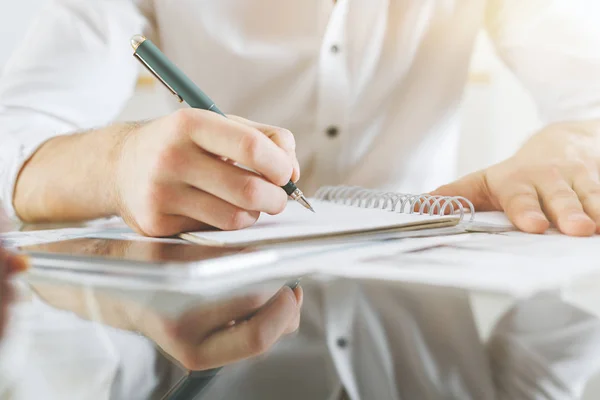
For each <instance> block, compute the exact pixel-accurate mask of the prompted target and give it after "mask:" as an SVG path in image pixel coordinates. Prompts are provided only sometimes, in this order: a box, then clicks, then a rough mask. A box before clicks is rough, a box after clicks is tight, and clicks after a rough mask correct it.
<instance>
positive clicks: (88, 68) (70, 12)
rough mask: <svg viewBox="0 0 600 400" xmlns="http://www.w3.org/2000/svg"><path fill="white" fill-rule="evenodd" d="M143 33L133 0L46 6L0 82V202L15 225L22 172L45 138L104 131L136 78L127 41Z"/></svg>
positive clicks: (75, 0)
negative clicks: (96, 129) (15, 201)
mask: <svg viewBox="0 0 600 400" xmlns="http://www.w3.org/2000/svg"><path fill="white" fill-rule="evenodd" d="M148 30H149V23H148V18H147V17H146V16H145V15H144V14H143V13H142V11H141V8H140V7H139V5H138V4H136V3H135V2H134V1H133V0H93V1H90V0H52V1H50V2H49V4H48V5H47V6H46V7H45V8H44V9H43V10H42V11H41V12H40V13H39V15H38V16H37V19H36V21H35V22H34V23H33V24H32V26H31V27H30V29H29V31H28V33H27V35H26V37H25V39H24V40H23V42H22V43H21V45H20V47H19V48H18V49H17V50H16V51H15V52H14V53H13V55H12V56H11V58H10V59H9V61H8V63H7V64H6V66H5V69H4V70H3V71H2V75H0V199H1V201H2V205H3V206H4V208H5V211H6V213H7V214H8V216H9V217H12V218H16V215H15V211H14V208H13V204H12V199H13V190H14V185H15V181H16V179H17V176H18V174H19V172H20V170H21V167H22V165H23V164H24V163H25V162H26V161H27V160H28V159H29V158H30V157H31V155H32V154H33V153H34V152H35V151H36V149H37V148H38V147H39V146H40V145H41V144H43V143H44V142H45V141H47V140H48V139H50V138H52V137H54V136H57V135H61V134H66V133H70V132H73V131H76V130H82V129H89V128H92V127H97V126H100V125H104V124H107V123H108V122H110V121H111V120H113V119H114V118H116V117H117V116H118V115H119V113H120V111H121V110H122V108H123V107H124V105H125V103H126V101H127V100H128V99H129V98H130V97H131V95H132V94H133V91H134V88H135V82H136V79H137V75H138V73H139V70H140V68H139V64H138V63H137V61H136V60H135V59H134V58H133V56H132V54H133V49H132V48H131V46H130V43H129V41H130V38H131V37H132V36H133V35H134V34H136V33H146V32H147V31H148Z"/></svg>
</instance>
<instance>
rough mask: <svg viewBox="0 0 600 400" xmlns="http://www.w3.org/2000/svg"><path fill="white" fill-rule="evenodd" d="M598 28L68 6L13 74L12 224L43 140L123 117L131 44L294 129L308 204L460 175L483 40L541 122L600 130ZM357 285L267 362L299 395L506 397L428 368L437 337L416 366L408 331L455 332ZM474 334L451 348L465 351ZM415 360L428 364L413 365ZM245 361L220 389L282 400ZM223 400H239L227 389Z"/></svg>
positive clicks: (7, 139)
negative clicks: (145, 42) (339, 193)
mask: <svg viewBox="0 0 600 400" xmlns="http://www.w3.org/2000/svg"><path fill="white" fill-rule="evenodd" d="M599 16H600V3H598V2H597V1H596V0H568V1H567V0H488V1H486V0H418V1H417V0H339V1H337V2H336V3H335V4H334V2H333V1H329V0H285V1H282V0H218V1H217V0H152V1H151V0H147V1H146V0H138V1H133V0H93V1H91V0H55V1H52V2H51V4H50V5H49V6H48V7H47V8H46V9H45V10H44V11H43V12H42V13H41V14H40V16H39V18H38V19H37V21H36V23H35V24H34V25H33V26H32V28H31V30H30V32H29V34H28V36H27V38H26V39H25V42H24V43H23V44H22V46H21V47H20V49H19V50H18V51H17V52H16V53H15V54H14V55H13V56H12V58H11V60H10V62H9V63H8V65H6V68H5V70H4V72H3V75H2V77H1V78H0V140H1V145H0V198H2V201H3V203H4V206H5V207H6V210H7V211H8V212H9V213H11V214H12V215H13V216H14V210H13V208H12V194H13V186H14V182H15V179H16V177H17V175H18V173H19V170H20V168H21V166H22V165H23V163H24V162H25V161H26V160H27V159H28V158H29V157H30V156H31V154H32V153H33V152H34V151H35V150H36V148H38V147H39V146H40V144H42V143H43V142H44V141H46V140H47V139H49V138H51V137H53V136H55V135H60V134H65V133H69V132H72V131H74V130H81V129H87V128H92V127H98V126H102V125H105V124H107V123H109V122H110V121H111V120H113V119H114V118H115V117H116V116H117V115H118V114H119V112H120V111H121V109H122V107H123V106H124V104H125V103H126V101H127V100H128V99H129V98H130V96H131V95H132V93H133V91H134V86H135V82H136V77H137V75H138V73H139V65H138V63H137V62H136V61H135V60H134V59H133V57H132V49H131V47H130V45H129V39H130V37H131V36H132V35H133V34H135V33H140V32H142V33H144V34H146V35H147V36H149V37H150V38H151V39H153V40H154V41H155V42H156V43H157V44H158V45H159V46H160V47H161V48H162V49H163V51H164V52H165V53H166V54H167V56H168V57H170V58H171V59H172V60H173V61H174V62H175V63H176V64H177V65H179V66H180V67H181V68H182V69H183V70H184V71H185V72H186V73H187V74H188V75H189V76H190V77H191V78H192V80H194V81H195V82H196V83H197V84H198V85H199V86H200V87H201V88H202V89H204V90H205V91H206V92H207V93H208V94H209V95H210V96H211V97H212V98H213V99H214V100H215V102H216V103H217V104H218V105H219V108H220V109H222V110H223V111H224V112H226V113H230V114H237V115H240V116H243V117H246V118H249V119H252V120H257V121H261V122H266V123H269V124H273V125H279V126H283V127H286V128H288V129H290V130H291V131H292V132H293V133H294V134H295V137H296V141H297V152H298V157H299V160H300V165H301V168H302V179H301V182H300V187H302V189H303V190H304V191H305V192H306V193H307V194H309V195H310V194H312V193H314V191H315V190H316V189H317V188H318V187H320V186H322V185H326V184H327V185H329V184H349V185H360V186H365V187H378V188H385V189H390V190H400V191H406V192H423V191H427V190H431V189H433V188H435V187H436V186H437V185H439V184H443V183H446V182H447V181H448V180H450V179H452V178H454V175H455V172H454V164H455V158H456V149H457V140H458V120H457V110H458V107H459V104H460V101H461V94H462V92H463V90H464V86H465V82H466V78H467V70H468V66H469V60H470V57H471V53H472V50H473V44H474V39H475V37H476V35H477V33H478V32H479V31H480V30H481V29H482V28H484V27H487V30H488V32H489V33H490V36H491V37H492V39H493V42H494V43H495V45H496V48H497V51H498V54H499V55H500V56H501V57H502V59H503V60H504V61H505V62H506V63H507V65H508V66H509V67H510V68H511V69H512V70H513V71H514V73H515V74H516V75H517V76H518V77H519V78H520V80H521V81H522V82H523V84H524V85H525V86H526V87H527V88H528V89H529V91H530V93H531V94H532V95H533V97H534V98H535V100H536V102H537V104H538V107H539V112H540V116H541V118H542V120H543V121H545V122H547V123H550V122H553V121H560V120H565V119H585V118H598V117H600V51H599V50H598V49H600V24H598V20H599ZM173 104H174V107H177V106H176V103H175V102H173ZM350 289H352V288H350ZM350 289H347V288H345V287H341V289H339V290H338V291H336V290H335V288H334V287H328V288H327V290H323V292H322V293H321V295H322V298H321V302H320V303H318V306H315V307H312V308H311V307H310V306H309V307H308V310H312V311H311V312H308V311H307V312H305V313H304V318H305V321H306V326H310V324H311V318H312V319H313V322H314V324H313V325H314V326H315V327H316V330H315V331H313V332H316V333H314V334H313V335H312V336H310V335H309V336H308V339H306V340H305V342H304V346H301V347H293V348H289V347H286V346H292V344H286V343H282V344H281V345H280V346H278V348H277V349H278V351H277V352H274V353H273V354H272V355H271V356H269V357H268V358H267V359H265V360H264V362H265V363H269V366H270V367H269V370H270V371H271V372H272V376H277V377H278V379H282V380H278V381H277V384H278V385H279V386H278V387H279V388H280V389H281V390H283V391H284V392H285V391H287V392H288V398H298V399H300V398H302V399H304V398H311V399H312V398H315V399H316V398H328V396H332V397H329V398H335V396H337V395H338V394H339V389H340V387H341V386H342V385H343V386H344V387H345V388H346V391H347V392H348V394H349V396H350V397H351V398H352V399H359V398H362V399H396V398H401V397H402V396H406V398H447V397H448V396H450V397H453V395H454V394H456V395H457V396H459V397H461V396H462V397H471V398H478V399H483V398H489V397H492V395H491V394H489V395H482V393H492V392H491V390H492V389H491V388H492V384H491V380H490V379H489V377H488V378H487V380H485V379H484V381H481V382H479V383H478V384H476V383H477V382H478V381H477V379H475V380H471V379H470V378H473V374H474V372H468V371H475V372H478V373H481V371H485V368H486V367H485V366H486V365H487V364H486V362H485V360H484V358H482V356H481V355H480V354H479V353H478V352H477V351H474V352H473V353H472V354H473V355H472V357H473V358H471V359H468V360H463V361H464V362H463V361H460V360H459V361H457V362H456V363H455V364H445V365H444V364H443V363H442V364H443V365H444V368H441V367H440V368H441V369H439V368H437V367H436V365H438V364H436V363H439V362H441V361H440V360H438V359H436V357H435V353H432V354H430V356H431V357H430V358H423V357H426V356H427V355H428V354H429V353H428V351H429V350H431V346H432V345H433V344H435V343H436V340H433V342H427V341H425V342H423V346H421V347H419V349H420V350H419V351H418V352H417V353H415V354H418V355H419V357H417V358H415V359H411V358H406V357H404V360H403V358H402V353H403V351H408V349H410V348H411V346H409V345H406V343H410V342H405V343H404V344H403V342H401V341H399V340H400V339H401V337H400V338H398V336H397V334H398V333H401V334H404V333H406V335H409V334H410V335H414V337H415V338H419V337H427V335H429V337H431V335H434V336H435V334H436V332H437V331H439V329H441V327H440V326H437V325H431V326H429V327H428V328H427V329H425V330H424V331H422V332H421V331H420V332H415V331H414V330H411V328H410V327H408V326H405V325H404V324H402V323H400V322H398V321H401V322H406V321H413V323H414V321H422V320H423V318H426V316H423V315H419V313H420V312H422V310H420V309H419V308H418V307H417V308H411V307H407V308H402V307H400V303H401V302H402V301H403V299H402V298H401V295H399V294H398V292H396V291H385V290H372V291H371V292H370V295H369V296H366V297H365V296H358V295H357V294H356V293H357V292H356V291H357V290H358V291H360V290H361V289H360V288H356V287H355V288H354V289H352V290H350ZM315 293H316V292H315ZM314 296H316V297H315V298H313V300H315V299H316V298H317V297H318V296H320V295H319V294H318V293H317V294H315V295H314ZM361 299H362V300H361ZM315 301H316V300H315ZM399 302H400V303H399ZM374 304H378V305H381V306H383V307H384V308H383V310H385V311H386V312H387V314H382V313H381V312H380V311H378V310H379V309H378V308H373V307H375V306H374ZM444 304H446V303H444ZM465 304H466V303H465V300H464V299H463V300H461V301H459V302H458V303H457V306H456V309H457V310H461V309H463V308H464V307H465ZM446 306H447V307H449V306H448V305H446ZM467 308H468V307H467ZM402 310H404V311H402ZM398 312H404V313H406V315H405V317H406V318H402V317H400V316H398V315H397V313H398ZM411 313H416V314H414V315H413V314H411ZM460 315H461V312H460V311H457V312H456V313H455V314H454V316H453V317H456V318H459V317H460ZM320 317H322V319H319V318H320ZM384 317H385V318H384ZM377 318H380V319H379V320H378V319H377ZM395 318H398V319H395ZM407 318H408V319H407ZM383 319H385V321H384V320H383ZM315 321H321V322H319V323H317V322H315ZM355 321H359V322H355ZM361 321H362V322H361ZM356 324H358V325H356ZM357 326H358V327H357ZM417 328H418V326H417V325H415V326H414V329H417ZM307 329H308V328H307ZM319 332H320V334H319ZM403 332H404V333H403ZM464 332H467V333H464ZM469 332H470V333H469ZM473 332H474V331H473V330H472V329H471V330H469V329H466V328H465V329H464V330H463V331H461V333H455V334H454V336H455V337H456V338H458V337H461V338H463V339H462V340H463V343H467V342H464V340H471V339H472V340H473V341H475V340H476V335H475V334H474V333H473ZM463 333H464V334H463ZM353 335H354V336H356V337H357V338H361V339H360V341H361V345H360V346H359V345H358V344H357V341H358V340H359V339H356V340H353V339H352V338H351V336H353ZM300 337H304V336H302V335H301V336H300ZM382 337H387V339H388V340H387V341H384V342H381V341H380V340H375V339H374V338H379V339H381V338H382ZM319 338H321V339H323V340H322V341H319V340H318V339H319ZM340 338H341V339H343V340H342V341H340ZM465 338H466V339H465ZM298 340H300V339H298ZM298 340H296V341H294V342H290V343H295V344H294V346H298ZM302 340H304V339H302ZM380 343H390V347H389V348H381V346H382V345H381V344H380ZM432 343H433V344H432ZM299 349H300V350H299ZM407 359H410V360H413V361H414V363H417V364H418V363H421V364H422V363H425V365H417V364H414V363H412V364H409V365H408V366H404V369H403V366H402V365H401V363H402V361H406V360H407ZM315 360H317V367H314V362H315ZM319 360H320V362H319ZM399 360H400V361H399ZM253 362H254V363H255V364H256V363H260V362H262V361H253ZM397 363H400V364H397ZM245 365H248V364H243V365H240V366H236V367H232V370H236V371H244V374H247V376H251V377H253V378H252V379H250V378H248V379H246V380H244V379H243V378H242V377H237V376H236V378H239V379H241V380H237V381H233V382H236V383H234V384H233V386H231V385H230V386H228V385H227V383H219V384H218V386H219V387H220V388H221V389H223V388H228V390H231V391H233V392H232V393H238V392H235V390H237V389H236V388H240V387H244V388H248V390H249V393H248V394H247V395H245V396H244V398H250V395H251V394H253V393H254V392H256V393H257V394H256V398H262V399H265V398H283V397H276V396H269V394H268V390H274V389H273V385H274V382H273V381H272V380H268V375H267V377H265V375H264V374H262V375H258V374H254V375H253V372H252V371H263V370H261V369H256V368H246V369H245V368H244V366H245ZM253 365H254V364H253ZM284 365H285V368H283V366H284ZM301 365H308V366H305V367H304V369H302V368H301V367H300V366H301ZM310 365H313V367H312V369H311V367H310ZM254 366H255V365H254ZM413 367H414V370H413ZM425 367H426V368H425ZM419 368H421V369H419ZM423 368H425V369H423ZM423 370H427V371H429V372H428V373H427V374H424V375H419V372H418V371H423ZM289 371H296V372H298V373H297V374H296V375H285V374H284V372H289ZM440 371H446V372H448V373H449V374H450V375H448V376H446V375H444V376H442V375H440ZM311 372H312V373H311ZM240 373H241V372H240ZM463 373H464V375H462V376H461V374H463ZM455 374H456V375H455ZM284 375H285V376H288V379H291V380H288V381H286V380H284V378H283V376H284ZM475 375H477V374H475ZM261 376H262V378H261ZM290 376H291V378H290ZM403 376H404V377H406V376H411V377H412V379H407V378H404V379H402V377H403ZM477 376H480V375H477ZM309 377H310V379H311V381H310V382H306V379H309ZM431 377H436V379H432V378H431ZM442 378H443V379H442ZM261 379H263V380H262V381H261ZM473 379H474V378H473ZM240 382H241V383H240ZM244 385H245V386H244ZM286 385H287V386H286ZM473 385H475V386H473ZM252 389H256V390H252ZM259 389H264V390H265V391H261V390H259ZM284 389H285V390H284ZM290 391H291V392H292V393H293V395H292V394H290V393H289V392H290ZM423 391H425V392H423ZM239 393H242V392H239ZM420 393H427V395H420ZM303 395H306V396H303ZM213 398H232V397H226V396H225V397H220V394H218V392H217V391H216V390H215V394H214V396H213ZM402 398H404V397H402Z"/></svg>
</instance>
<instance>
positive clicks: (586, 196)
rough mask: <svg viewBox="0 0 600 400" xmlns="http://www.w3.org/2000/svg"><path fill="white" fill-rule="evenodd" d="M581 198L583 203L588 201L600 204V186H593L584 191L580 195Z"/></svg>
mask: <svg viewBox="0 0 600 400" xmlns="http://www.w3.org/2000/svg"><path fill="white" fill-rule="evenodd" d="M579 198H580V199H581V201H582V202H586V201H598V202H600V185H593V186H591V187H589V188H586V189H585V190H582V191H581V193H580V194H579Z"/></svg>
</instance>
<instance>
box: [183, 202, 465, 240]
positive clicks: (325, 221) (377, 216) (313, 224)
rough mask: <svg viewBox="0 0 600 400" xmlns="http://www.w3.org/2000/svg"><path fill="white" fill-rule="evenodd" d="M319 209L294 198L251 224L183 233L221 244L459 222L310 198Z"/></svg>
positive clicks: (454, 218) (194, 238) (451, 218)
mask: <svg viewBox="0 0 600 400" xmlns="http://www.w3.org/2000/svg"><path fill="white" fill-rule="evenodd" d="M310 202H311V204H312V205H313V207H314V208H315V211H316V213H312V212H310V211H308V210H306V209H304V208H303V207H302V206H301V205H300V204H298V203H297V202H295V201H289V202H288V204H287V207H286V209H285V210H284V211H283V212H282V213H281V214H278V215H268V214H261V216H260V218H259V219H258V221H257V222H256V223H255V224H254V225H253V226H251V227H249V228H246V229H241V230H237V231H216V230H213V231H201V232H191V233H187V234H182V235H181V236H182V237H183V238H185V239H188V240H191V241H198V242H203V243H212V244H221V245H240V244H243V245H250V244H255V243H262V242H265V241H277V240H281V241H283V240H286V239H292V238H298V239H300V238H310V237H315V236H324V235H335V234H344V233H345V234H349V233H355V232H374V231H380V230H385V229H394V228H403V227H414V228H415V229H416V228H417V227H423V226H424V225H429V224H436V223H440V222H444V221H447V222H448V225H454V224H456V223H457V222H458V219H457V218H456V217H438V216H429V215H427V216H423V215H418V214H401V213H393V212H389V211H383V210H377V209H364V208H359V207H353V206H346V205H341V204H335V203H332V202H327V201H319V200H314V199H311V200H310Z"/></svg>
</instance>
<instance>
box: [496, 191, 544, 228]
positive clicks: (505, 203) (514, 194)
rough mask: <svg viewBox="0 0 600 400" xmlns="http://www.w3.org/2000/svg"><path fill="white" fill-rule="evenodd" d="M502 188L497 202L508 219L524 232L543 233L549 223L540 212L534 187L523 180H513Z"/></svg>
mask: <svg viewBox="0 0 600 400" xmlns="http://www.w3.org/2000/svg"><path fill="white" fill-rule="evenodd" d="M504 186H505V189H504V190H503V191H502V192H500V193H499V195H498V202H499V203H500V206H501V207H502V209H503V210H504V212H505V214H506V216H507V217H508V219H509V220H510V221H511V222H512V223H513V224H514V225H515V226H516V227H517V228H518V229H520V230H522V231H524V232H528V233H538V234H540V233H544V232H545V231H546V230H547V229H548V228H549V227H550V222H549V221H548V219H547V218H546V216H545V215H544V213H543V211H542V206H541V204H540V199H539V198H538V194H537V191H536V189H535V186H534V185H533V184H532V183H530V182H528V181H523V180H520V181H519V180H513V181H512V182H510V184H508V183H507V184H506V185H504Z"/></svg>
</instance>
